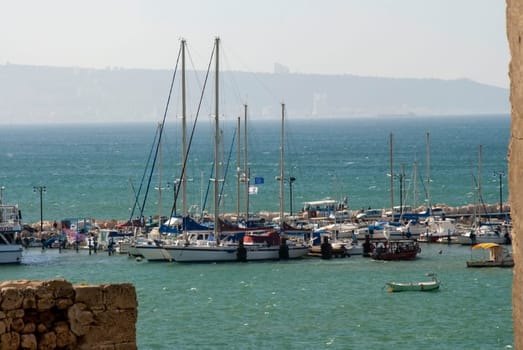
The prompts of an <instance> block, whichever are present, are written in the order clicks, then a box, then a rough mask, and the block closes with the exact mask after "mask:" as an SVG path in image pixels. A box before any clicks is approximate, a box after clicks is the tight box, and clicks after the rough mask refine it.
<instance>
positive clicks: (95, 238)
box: [93, 235, 98, 254]
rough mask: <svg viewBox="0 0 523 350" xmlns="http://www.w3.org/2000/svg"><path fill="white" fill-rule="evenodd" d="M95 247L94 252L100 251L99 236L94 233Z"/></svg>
mask: <svg viewBox="0 0 523 350" xmlns="http://www.w3.org/2000/svg"><path fill="white" fill-rule="evenodd" d="M93 248H94V253H95V254H96V253H97V251H98V236H97V235H94V237H93Z"/></svg>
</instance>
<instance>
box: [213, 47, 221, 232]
mask: <svg viewBox="0 0 523 350" xmlns="http://www.w3.org/2000/svg"><path fill="white" fill-rule="evenodd" d="M215 50H216V52H215V54H216V57H215V78H214V79H215V81H214V84H215V86H214V90H215V91H214V94H215V96H214V98H215V101H214V103H215V109H214V233H215V238H216V242H218V241H219V234H220V212H219V198H218V197H219V194H220V186H219V179H220V172H219V171H220V164H219V163H220V162H219V150H220V125H219V119H220V118H219V112H220V110H219V96H220V95H219V87H220V84H219V68H220V59H219V57H220V38H216V39H215Z"/></svg>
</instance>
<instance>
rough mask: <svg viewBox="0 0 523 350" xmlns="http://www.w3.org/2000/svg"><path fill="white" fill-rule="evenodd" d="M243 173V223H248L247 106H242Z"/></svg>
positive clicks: (249, 175)
mask: <svg viewBox="0 0 523 350" xmlns="http://www.w3.org/2000/svg"><path fill="white" fill-rule="evenodd" d="M243 127H244V130H243V151H244V154H243V172H244V174H245V175H244V176H245V179H244V181H245V221H246V222H248V221H249V204H250V203H249V186H250V180H251V174H250V173H251V171H250V169H249V158H248V157H247V154H248V153H247V148H248V143H247V104H244V105H243Z"/></svg>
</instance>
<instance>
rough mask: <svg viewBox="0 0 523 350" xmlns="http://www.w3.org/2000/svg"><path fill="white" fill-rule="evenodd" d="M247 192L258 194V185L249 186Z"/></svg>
mask: <svg viewBox="0 0 523 350" xmlns="http://www.w3.org/2000/svg"><path fill="white" fill-rule="evenodd" d="M249 194H258V187H256V186H249Z"/></svg>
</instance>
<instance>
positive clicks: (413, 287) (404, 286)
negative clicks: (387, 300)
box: [385, 273, 441, 293]
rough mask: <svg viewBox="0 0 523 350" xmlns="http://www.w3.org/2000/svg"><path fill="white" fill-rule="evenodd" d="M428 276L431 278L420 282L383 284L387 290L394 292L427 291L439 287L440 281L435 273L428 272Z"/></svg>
mask: <svg viewBox="0 0 523 350" xmlns="http://www.w3.org/2000/svg"><path fill="white" fill-rule="evenodd" d="M427 275H428V276H431V277H432V279H431V280H430V281H422V282H407V283H405V282H387V283H385V286H386V287H387V292H389V293H394V292H408V291H412V292H428V291H434V290H437V289H439V286H440V283H441V282H440V281H439V280H438V278H437V277H436V274H434V273H429V274H427Z"/></svg>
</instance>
